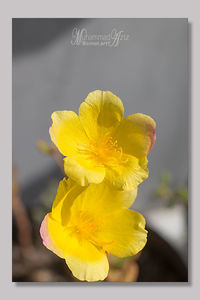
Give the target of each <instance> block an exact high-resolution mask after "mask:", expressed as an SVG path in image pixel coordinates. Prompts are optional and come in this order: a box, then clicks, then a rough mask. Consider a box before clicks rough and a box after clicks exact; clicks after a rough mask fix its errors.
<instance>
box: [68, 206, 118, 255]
mask: <svg viewBox="0 0 200 300" xmlns="http://www.w3.org/2000/svg"><path fill="white" fill-rule="evenodd" d="M102 225H103V221H102V220H100V219H98V218H96V217H95V216H93V215H91V213H89V212H88V211H79V212H77V213H76V215H74V216H73V217H72V219H71V221H70V225H69V226H68V229H69V230H70V232H71V234H72V235H73V236H75V237H76V238H77V239H78V240H79V241H80V242H81V241H82V240H87V241H88V242H90V243H92V244H93V245H94V246H96V247H98V248H99V249H100V250H101V251H103V252H105V251H107V250H106V246H107V245H109V244H111V243H113V241H108V242H107V241H102V240H100V239H99V238H98V237H97V235H96V234H97V233H98V232H100V231H101V229H102ZM107 252H108V251H107Z"/></svg>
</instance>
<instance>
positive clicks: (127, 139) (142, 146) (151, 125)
mask: <svg viewBox="0 0 200 300" xmlns="http://www.w3.org/2000/svg"><path fill="white" fill-rule="evenodd" d="M155 127H156V123H155V121H154V120H153V119H152V118H151V117H149V116H147V115H144V114H140V113H137V114H133V115H130V116H128V117H126V118H125V119H123V120H122V122H121V123H120V125H119V127H118V128H117V131H116V134H115V138H116V140H117V142H118V145H119V146H121V147H122V150H123V152H124V153H127V154H131V155H134V156H137V157H143V156H146V155H147V154H148V153H149V151H150V150H151V148H152V147H153V145H154V143H155V139H156V135H155Z"/></svg>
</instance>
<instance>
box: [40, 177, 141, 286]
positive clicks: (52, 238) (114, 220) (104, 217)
mask: <svg viewBox="0 0 200 300" xmlns="http://www.w3.org/2000/svg"><path fill="white" fill-rule="evenodd" d="M136 194H137V190H136V189H135V190H132V191H128V192H126V191H119V190H113V189H112V188H110V187H109V186H108V185H106V184H105V183H101V184H99V185H96V184H91V185H89V186H87V187H81V186H80V185H78V184H77V183H75V182H74V181H72V180H71V179H68V180H66V179H65V178H64V179H63V180H62V181H61V182H60V185H59V188H58V192H57V196H56V198H55V200H54V203H53V207H52V212H51V213H49V214H47V215H46V216H45V218H44V220H43V222H42V225H41V229H40V234H41V237H42V239H43V244H44V245H45V246H46V247H47V248H48V249H49V250H51V251H53V252H54V253H55V254H57V255H58V256H59V257H61V258H64V259H65V261H66V263H67V265H68V267H69V268H70V270H71V271H72V273H73V275H74V276H75V277H77V278H78V279H79V280H87V281H99V280H104V279H105V278H106V276H107V274H108V270H109V265H108V260H107V253H111V254H113V255H115V256H118V257H126V256H131V255H135V254H137V253H138V252H139V251H140V250H141V249H142V248H143V247H144V246H145V244H146V237H147V231H146V230H145V220H144V218H143V216H142V215H141V214H139V213H138V212H135V211H132V210H130V209H128V207H130V205H131V204H132V203H133V201H134V200H135V197H136Z"/></svg>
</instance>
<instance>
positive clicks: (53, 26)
mask: <svg viewBox="0 0 200 300" xmlns="http://www.w3.org/2000/svg"><path fill="white" fill-rule="evenodd" d="M187 26H188V23H187V19H13V163H14V164H16V165H17V167H18V171H19V181H20V184H21V185H22V186H23V187H26V186H27V185H29V184H30V183H31V182H32V181H33V180H35V179H36V178H40V177H41V176H43V175H45V174H48V172H50V171H51V170H52V169H53V168H55V163H54V162H53V161H52V159H51V158H50V157H47V156H43V155H41V154H40V153H39V152H38V150H37V148H36V142H37V140H38V139H44V140H45V141H47V142H50V137H49V132H48V131H49V127H50V125H51V118H50V116H51V114H52V112H53V111H56V110H74V111H76V112H78V107H79V105H80V103H81V102H82V101H83V100H84V99H85V98H86V96H87V95H88V93H89V92H91V91H93V90H96V89H101V90H110V91H112V92H113V93H115V94H116V95H117V96H119V97H120V98H121V100H122V101H123V104H124V107H125V116H127V115H128V114H132V113H135V112H141V113H145V114H148V115H150V116H151V117H152V118H154V119H155V121H156V123H157V129H156V134H157V141H156V144H155V146H154V148H153V150H152V152H151V154H150V155H149V170H150V175H149V178H148V179H147V180H146V181H145V182H144V183H142V184H141V186H140V188H139V193H138V198H137V200H136V202H135V208H136V209H139V210H143V209H144V210H148V209H151V207H156V206H159V205H160V203H158V201H157V202H156V201H155V200H154V201H153V200H152V199H151V195H152V193H153V191H154V190H155V188H156V186H157V184H158V183H159V180H160V175H161V173H162V172H163V170H169V171H170V172H171V173H172V176H173V182H174V183H175V184H177V185H178V184H183V183H187V174H188V168H187V145H188V137H187V135H188V116H187V114H188V103H187V101H188V100H187V98H188V92H187V31H188V27H187ZM75 27H76V28H80V29H82V28H85V29H86V30H87V32H88V34H108V33H110V32H111V31H112V29H114V28H116V29H117V31H121V30H123V31H124V33H125V34H129V36H130V37H129V39H128V40H127V41H121V42H120V43H119V45H118V46H117V47H104V46H102V47H98V46H82V45H79V46H73V45H71V43H70V42H71V39H72V30H73V28H75ZM172 231H173V229H172Z"/></svg>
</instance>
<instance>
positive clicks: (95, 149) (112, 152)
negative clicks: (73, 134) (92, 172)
mask: <svg viewBox="0 0 200 300" xmlns="http://www.w3.org/2000/svg"><path fill="white" fill-rule="evenodd" d="M80 151H81V152H82V153H84V154H86V155H87V156H89V158H90V159H93V160H94V161H95V162H97V163H101V164H103V165H110V166H111V165H113V164H114V165H115V164H116V163H117V162H119V160H121V159H122V148H121V147H119V145H118V143H117V141H116V140H113V138H112V137H111V136H109V135H104V136H102V137H99V138H98V139H97V140H91V141H90V144H89V145H87V146H86V147H84V148H83V149H80Z"/></svg>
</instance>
